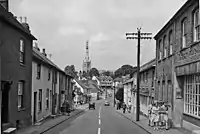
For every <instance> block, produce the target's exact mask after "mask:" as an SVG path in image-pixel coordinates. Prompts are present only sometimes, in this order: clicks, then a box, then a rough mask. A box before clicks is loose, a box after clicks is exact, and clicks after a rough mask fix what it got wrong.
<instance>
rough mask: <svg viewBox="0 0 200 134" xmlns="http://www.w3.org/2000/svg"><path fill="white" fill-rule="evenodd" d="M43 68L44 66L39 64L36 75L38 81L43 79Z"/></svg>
mask: <svg viewBox="0 0 200 134" xmlns="http://www.w3.org/2000/svg"><path fill="white" fill-rule="evenodd" d="M41 66H42V64H41V63H38V64H37V74H36V75H37V76H36V78H37V79H40V78H41V70H42V69H41V68H42V67H41Z"/></svg>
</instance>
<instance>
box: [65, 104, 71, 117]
mask: <svg viewBox="0 0 200 134" xmlns="http://www.w3.org/2000/svg"><path fill="white" fill-rule="evenodd" d="M66 112H67V115H68V116H70V105H69V102H68V101H66Z"/></svg>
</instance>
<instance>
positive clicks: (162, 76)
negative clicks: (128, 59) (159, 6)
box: [155, 0, 200, 127]
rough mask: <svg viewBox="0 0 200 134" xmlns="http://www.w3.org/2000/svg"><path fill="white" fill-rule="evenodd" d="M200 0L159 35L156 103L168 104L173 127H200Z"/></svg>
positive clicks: (191, 0)
mask: <svg viewBox="0 0 200 134" xmlns="http://www.w3.org/2000/svg"><path fill="white" fill-rule="evenodd" d="M199 24H200V23H199V0H188V1H187V2H186V3H185V4H184V5H183V6H182V7H181V8H180V9H179V10H178V12H176V14H175V15H174V16H173V17H172V18H171V19H170V20H169V22H168V23H167V24H166V25H165V26H164V27H163V28H162V29H161V30H160V31H159V32H158V33H157V35H156V36H155V40H156V63H157V64H156V65H157V67H156V78H157V82H156V89H157V91H156V93H157V94H156V99H157V100H164V101H168V103H169V104H170V105H171V107H170V110H169V112H171V113H170V116H171V118H173V124H174V125H175V126H177V127H180V126H183V120H185V121H188V122H191V123H193V124H196V125H199V124H200V84H199V83H200V81H199V80H200V79H199V78H200V75H199V74H200V66H199V65H200V62H199V61H200V58H199V57H200V42H199V41H200V34H199V33H200V27H199Z"/></svg>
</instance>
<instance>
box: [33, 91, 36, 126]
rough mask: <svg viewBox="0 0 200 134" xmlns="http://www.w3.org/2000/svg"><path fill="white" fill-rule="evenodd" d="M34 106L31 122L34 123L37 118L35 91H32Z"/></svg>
mask: <svg viewBox="0 0 200 134" xmlns="http://www.w3.org/2000/svg"><path fill="white" fill-rule="evenodd" d="M33 102H34V107H33V123H34V124H35V123H36V121H37V119H36V117H37V92H34V100H33Z"/></svg>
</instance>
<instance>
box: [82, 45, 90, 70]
mask: <svg viewBox="0 0 200 134" xmlns="http://www.w3.org/2000/svg"><path fill="white" fill-rule="evenodd" d="M88 43H89V41H87V42H86V55H85V60H83V70H82V71H83V72H85V73H88V72H89V71H90V69H91V60H90V58H89V44H88ZM83 72H82V73H83Z"/></svg>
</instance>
